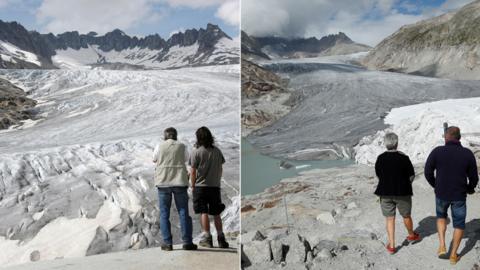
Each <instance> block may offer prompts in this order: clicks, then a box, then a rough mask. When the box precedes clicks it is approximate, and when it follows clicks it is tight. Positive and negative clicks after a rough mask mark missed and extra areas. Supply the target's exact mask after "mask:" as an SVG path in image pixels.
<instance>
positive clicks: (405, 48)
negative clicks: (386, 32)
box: [363, 0, 480, 79]
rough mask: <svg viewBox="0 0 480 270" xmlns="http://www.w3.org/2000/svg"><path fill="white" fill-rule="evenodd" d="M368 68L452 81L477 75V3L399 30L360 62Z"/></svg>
mask: <svg viewBox="0 0 480 270" xmlns="http://www.w3.org/2000/svg"><path fill="white" fill-rule="evenodd" d="M363 64H364V65H365V66H367V67H368V68H370V69H377V70H392V71H400V72H405V73H414V74H419V75H426V76H433V77H443V78H452V79H478V78H479V75H480V1H478V0H477V1H474V2H472V3H470V4H468V5H466V6H464V7H462V8H460V9H459V10H457V11H453V12H450V13H446V14H444V15H441V16H438V17H435V18H432V19H429V20H424V21H420V22H418V23H415V24H412V25H406V26H403V27H402V28H400V29H399V30H398V31H397V32H395V33H394V34H393V35H391V36H389V37H388V38H386V39H385V40H383V41H382V42H380V43H379V44H378V45H377V46H376V47H375V48H374V49H373V50H372V51H371V52H370V53H369V54H368V56H367V57H365V59H364V60H363Z"/></svg>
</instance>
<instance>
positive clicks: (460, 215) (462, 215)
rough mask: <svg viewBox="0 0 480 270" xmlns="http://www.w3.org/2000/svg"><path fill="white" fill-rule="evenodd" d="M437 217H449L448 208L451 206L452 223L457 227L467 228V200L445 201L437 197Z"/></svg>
mask: <svg viewBox="0 0 480 270" xmlns="http://www.w3.org/2000/svg"><path fill="white" fill-rule="evenodd" d="M435 204H436V208H437V209H436V210H437V218H447V217H448V208H449V207H450V206H451V210H450V211H451V212H452V223H453V227H454V228H456V229H461V230H465V219H466V217H467V202H466V201H444V200H442V199H439V198H435Z"/></svg>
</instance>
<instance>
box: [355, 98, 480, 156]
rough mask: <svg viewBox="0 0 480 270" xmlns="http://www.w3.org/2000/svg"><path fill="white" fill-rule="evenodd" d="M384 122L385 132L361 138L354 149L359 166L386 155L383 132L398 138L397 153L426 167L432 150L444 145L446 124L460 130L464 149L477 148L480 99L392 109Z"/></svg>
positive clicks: (479, 143)
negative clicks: (390, 133) (398, 151)
mask: <svg viewBox="0 0 480 270" xmlns="http://www.w3.org/2000/svg"><path fill="white" fill-rule="evenodd" d="M384 122H385V124H387V125H388V128H387V129H385V130H380V131H378V132H377V133H375V134H374V135H371V136H367V137H364V138H362V139H361V140H360V143H359V144H358V145H356V146H355V147H354V149H355V152H356V155H355V160H356V161H357V162H358V163H360V164H366V165H373V164H375V161H376V158H377V156H378V155H379V154H381V153H383V152H384V151H385V146H384V145H383V137H384V136H385V133H386V132H395V133H396V134H397V135H398V137H399V142H398V149H399V150H400V151H402V152H404V153H405V154H407V155H408V156H409V157H410V159H411V160H412V162H413V163H419V164H422V163H425V161H426V160H427V157H428V155H429V154H430V152H431V151H432V150H433V148H435V147H436V146H440V145H443V144H444V139H443V123H445V122H446V123H448V125H450V126H458V127H459V128H460V130H461V133H462V138H461V142H462V145H463V146H464V147H467V148H471V149H474V148H476V147H478V146H480V98H465V99H447V100H440V101H435V102H427V103H421V104H415V105H410V106H404V107H399V108H394V109H392V110H391V111H390V112H389V114H388V115H387V116H386V117H385V121H384Z"/></svg>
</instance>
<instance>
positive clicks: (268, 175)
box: [242, 139, 353, 195]
mask: <svg viewBox="0 0 480 270" xmlns="http://www.w3.org/2000/svg"><path fill="white" fill-rule="evenodd" d="M288 163H290V164H292V165H294V167H292V168H291V169H288V170H287V169H281V168H280V160H279V159H275V158H272V157H269V156H265V155H262V154H260V152H258V151H257V150H256V149H255V148H254V147H253V146H252V145H251V144H250V143H249V142H248V141H247V140H246V139H242V195H249V194H256V193H259V192H262V191H263V190H265V188H268V187H271V186H273V185H275V184H277V183H279V182H280V180H281V179H284V178H288V177H292V176H296V175H298V172H301V171H305V170H311V169H318V168H320V169H326V168H332V167H340V166H346V165H350V164H353V161H352V160H302V161H296V160H288Z"/></svg>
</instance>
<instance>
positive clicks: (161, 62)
mask: <svg viewBox="0 0 480 270" xmlns="http://www.w3.org/2000/svg"><path fill="white" fill-rule="evenodd" d="M239 57H240V48H239V46H238V44H236V42H235V41H233V40H232V38H231V37H229V36H228V35H227V34H226V33H224V32H223V31H222V30H221V29H220V28H219V27H218V26H217V25H213V24H208V25H207V28H206V29H203V28H201V29H199V30H197V29H189V30H186V31H184V32H179V33H176V34H173V35H172V36H171V37H170V38H168V39H167V40H165V39H163V38H162V37H160V36H159V35H158V34H153V35H148V36H146V37H142V38H138V37H135V36H134V37H131V36H129V35H127V34H125V33H124V32H123V31H121V30H119V29H115V30H113V31H111V32H108V33H106V34H104V35H101V36H100V35H98V34H97V33H95V32H90V33H88V34H79V33H78V32H77V31H72V32H65V33H63V34H58V35H54V34H52V33H50V34H40V33H38V32H36V31H28V30H26V29H25V28H24V27H23V26H22V25H21V24H19V23H17V22H3V21H1V20H0V68H91V67H107V68H115V69H118V68H128V69H130V68H178V67H185V66H202V65H220V64H235V63H239Z"/></svg>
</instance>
